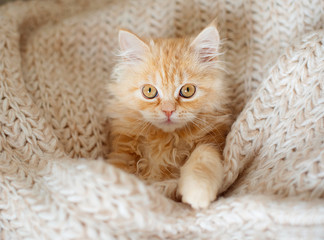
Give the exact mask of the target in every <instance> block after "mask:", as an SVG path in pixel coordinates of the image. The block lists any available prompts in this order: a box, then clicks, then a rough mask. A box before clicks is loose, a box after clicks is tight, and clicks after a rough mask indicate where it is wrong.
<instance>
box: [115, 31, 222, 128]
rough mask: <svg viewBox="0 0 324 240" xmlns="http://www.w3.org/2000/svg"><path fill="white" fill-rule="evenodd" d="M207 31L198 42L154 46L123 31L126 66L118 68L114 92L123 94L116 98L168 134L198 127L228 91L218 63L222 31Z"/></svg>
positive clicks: (174, 41) (168, 41)
mask: <svg viewBox="0 0 324 240" xmlns="http://www.w3.org/2000/svg"><path fill="white" fill-rule="evenodd" d="M206 29H207V31H206ZM206 29H205V30H204V31H203V32H202V33H200V34H199V35H198V37H197V38H196V39H194V40H191V39H164V40H154V41H153V40H151V41H150V43H145V42H143V41H142V40H140V39H139V38H137V37H136V36H135V35H133V34H131V33H129V32H125V31H121V33H120V45H121V48H122V50H124V51H125V52H126V54H125V55H124V58H125V59H124V61H125V62H121V63H120V65H119V66H118V67H117V68H116V69H115V73H116V75H117V79H116V82H115V84H114V85H112V89H111V90H113V91H114V92H116V91H118V92H119V94H118V95H116V94H115V96H116V97H117V98H118V99H119V103H120V105H123V106H124V107H125V111H129V112H132V113H134V112H137V113H140V114H139V115H138V116H140V117H138V118H140V119H138V121H139V122H143V123H145V122H148V123H150V124H152V125H154V126H156V127H158V128H160V129H162V130H163V131H165V132H172V131H175V130H176V129H180V128H183V127H185V126H186V125H188V124H189V123H193V124H197V123H198V122H199V121H200V120H201V119H200V118H199V114H201V113H204V114H208V113H210V112H212V111H215V108H217V106H218V103H219V101H221V98H222V95H223V89H224V87H223V79H222V75H221V72H220V70H219V68H218V66H219V65H218V64H217V59H216V58H217V54H218V52H217V50H218V42H219V38H218V33H217V30H216V28H214V27H209V29H208V28H206ZM206 32H207V33H206ZM209 38H211V39H209ZM134 46H135V47H134ZM130 49H131V50H132V51H130ZM123 106H120V107H121V108H122V107H123ZM126 109H128V110H126ZM126 114H127V113H126Z"/></svg>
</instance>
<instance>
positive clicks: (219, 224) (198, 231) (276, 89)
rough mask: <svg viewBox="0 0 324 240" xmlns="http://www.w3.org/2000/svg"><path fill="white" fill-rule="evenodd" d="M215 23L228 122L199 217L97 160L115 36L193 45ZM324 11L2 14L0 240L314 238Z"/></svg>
mask: <svg viewBox="0 0 324 240" xmlns="http://www.w3.org/2000/svg"><path fill="white" fill-rule="evenodd" d="M215 17H217V19H218V24H219V30H220V35H221V37H222V38H223V39H224V41H223V42H224V43H223V47H222V49H223V50H224V58H225V61H226V63H227V72H228V73H227V76H226V79H228V81H230V83H231V84H232V87H233V103H234V106H235V111H236V114H237V118H236V121H235V122H234V124H233V126H232V129H231V131H230V133H229V135H228V137H227V141H226V146H225V150H224V159H225V160H224V168H225V182H224V185H223V189H222V191H223V195H222V196H221V197H219V198H218V200H217V201H215V202H214V203H212V204H211V206H210V207H209V208H208V209H206V210H201V211H194V210H192V209H191V208H190V207H189V206H187V205H185V204H183V203H179V202H174V201H172V200H170V199H168V198H166V197H164V196H163V195H161V194H160V193H159V192H158V191H157V190H156V189H155V188H153V187H152V186H147V185H145V183H143V182H142V181H140V180H139V179H137V178H136V177H135V176H133V175H129V174H127V173H124V172H122V171H120V170H118V169H116V168H114V167H112V166H110V165H109V164H107V163H106V162H105V161H104V159H105V156H106V154H107V152H108V151H109V146H108V143H107V135H108V132H109V129H107V128H106V119H107V116H106V115H105V96H106V95H105V94H106V93H105V91H104V87H105V84H106V83H107V82H108V81H109V78H110V72H111V69H112V65H113V64H114V62H115V53H116V49H117V33H118V29H119V28H120V27H122V28H127V29H130V30H132V31H134V32H135V33H137V34H139V35H141V36H152V37H177V36H184V35H191V34H196V33H198V32H199V31H200V30H201V29H202V28H203V27H205V26H206V25H207V24H208V23H209V22H211V21H212V19H214V18H215ZM323 26H324V2H323V0H312V1H306V0H301V1H285V0H264V1H257V0H249V1H246V0H218V1H216V0H176V1H172V0H150V1H149V0H137V1H131V0H118V1H117V0H110V1H108V0H107V1H99V0H92V1H86V0H57V1H24V2H14V3H9V4H6V5H4V6H2V7H1V8H0V238H1V239H114V238H121V239H128V238H130V239H160V238H161V239H184V238H185V239H323V238H324V201H323V198H324V32H323V31H322V30H321V29H322V28H323Z"/></svg>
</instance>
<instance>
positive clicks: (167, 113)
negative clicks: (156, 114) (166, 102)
mask: <svg viewBox="0 0 324 240" xmlns="http://www.w3.org/2000/svg"><path fill="white" fill-rule="evenodd" d="M163 112H164V113H165V115H166V116H167V117H168V118H170V117H171V115H172V113H173V112H174V111H163Z"/></svg>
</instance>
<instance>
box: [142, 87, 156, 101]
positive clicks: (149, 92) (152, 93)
mask: <svg viewBox="0 0 324 240" xmlns="http://www.w3.org/2000/svg"><path fill="white" fill-rule="evenodd" d="M142 93H143V95H144V97H146V98H148V99H152V98H155V97H156V96H157V93H158V92H157V90H156V88H155V87H153V86H152V85H150V84H146V85H144V87H143V88H142Z"/></svg>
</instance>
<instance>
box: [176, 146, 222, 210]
mask: <svg viewBox="0 0 324 240" xmlns="http://www.w3.org/2000/svg"><path fill="white" fill-rule="evenodd" d="M221 160H222V157H221V154H220V152H219V151H218V150H217V149H216V148H215V147H213V146H211V145H208V144H202V145H199V146H198V147H196V149H195V150H194V151H193V152H192V154H191V156H190V157H189V159H188V160H187V162H186V163H185V164H184V165H183V167H182V168H181V175H180V179H179V189H178V190H179V193H180V194H181V195H182V202H185V203H188V204H190V205H191V206H192V207H193V208H195V209H199V208H206V207H208V206H209V204H210V203H211V202H212V201H213V200H215V199H216V196H217V193H218V190H219V188H220V186H221V184H222V181H223V174H224V173H223V165H222V163H221Z"/></svg>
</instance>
